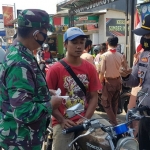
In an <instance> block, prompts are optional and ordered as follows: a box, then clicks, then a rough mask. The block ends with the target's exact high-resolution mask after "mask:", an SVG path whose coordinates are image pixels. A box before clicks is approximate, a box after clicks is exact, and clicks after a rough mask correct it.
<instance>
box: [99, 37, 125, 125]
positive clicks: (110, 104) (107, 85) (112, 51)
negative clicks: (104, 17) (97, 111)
mask: <svg viewBox="0 0 150 150" xmlns="http://www.w3.org/2000/svg"><path fill="white" fill-rule="evenodd" d="M107 42H108V51H107V52H106V53H104V54H103V55H101V58H100V59H101V60H100V64H99V71H100V73H99V77H100V81H101V83H103V89H102V97H101V98H102V101H101V104H102V106H103V107H104V109H105V111H106V113H107V115H108V118H109V120H110V123H111V124H112V125H117V120H116V115H117V108H118V99H119V94H120V90H121V78H120V73H119V69H120V67H121V63H122V61H123V55H122V54H120V53H119V52H117V51H116V47H117V45H118V38H117V37H115V36H111V37H109V38H108V40H107Z"/></svg>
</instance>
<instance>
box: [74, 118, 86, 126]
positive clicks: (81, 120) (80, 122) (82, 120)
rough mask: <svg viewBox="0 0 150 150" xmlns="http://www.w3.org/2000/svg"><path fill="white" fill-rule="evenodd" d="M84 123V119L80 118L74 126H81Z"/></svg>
mask: <svg viewBox="0 0 150 150" xmlns="http://www.w3.org/2000/svg"><path fill="white" fill-rule="evenodd" d="M84 121H85V119H84V118H80V119H79V120H78V121H77V122H76V124H77V125H79V124H82V123H83V122H84Z"/></svg>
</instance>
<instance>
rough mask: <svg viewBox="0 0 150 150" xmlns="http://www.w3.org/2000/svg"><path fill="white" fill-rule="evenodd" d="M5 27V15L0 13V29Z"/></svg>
mask: <svg viewBox="0 0 150 150" xmlns="http://www.w3.org/2000/svg"><path fill="white" fill-rule="evenodd" d="M2 29H4V20H3V15H2V14H0V30H2Z"/></svg>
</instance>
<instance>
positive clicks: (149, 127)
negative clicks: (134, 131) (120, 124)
mask: <svg viewBox="0 0 150 150" xmlns="http://www.w3.org/2000/svg"><path fill="white" fill-rule="evenodd" d="M138 141H139V148H140V150H150V118H142V119H141V120H140V122H139V133H138Z"/></svg>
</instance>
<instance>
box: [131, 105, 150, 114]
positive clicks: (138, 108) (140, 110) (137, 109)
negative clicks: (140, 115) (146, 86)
mask: <svg viewBox="0 0 150 150" xmlns="http://www.w3.org/2000/svg"><path fill="white" fill-rule="evenodd" d="M148 109H149V108H148V107H147V106H142V107H137V108H134V109H133V113H136V112H137V111H139V112H142V111H145V110H148Z"/></svg>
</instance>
